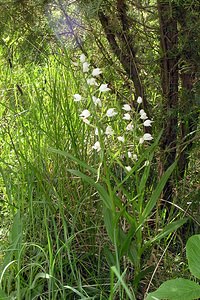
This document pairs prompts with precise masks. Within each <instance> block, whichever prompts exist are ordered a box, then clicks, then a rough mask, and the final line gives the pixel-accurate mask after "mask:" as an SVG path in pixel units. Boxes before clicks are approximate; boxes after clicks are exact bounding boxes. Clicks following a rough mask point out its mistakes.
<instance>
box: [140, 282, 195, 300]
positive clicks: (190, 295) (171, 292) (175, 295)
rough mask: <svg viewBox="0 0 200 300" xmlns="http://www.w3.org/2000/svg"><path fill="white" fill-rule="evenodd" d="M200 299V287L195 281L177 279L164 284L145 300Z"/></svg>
mask: <svg viewBox="0 0 200 300" xmlns="http://www.w3.org/2000/svg"><path fill="white" fill-rule="evenodd" d="M199 297H200V285H199V284H197V283H196V282H194V281H191V280H188V279H183V278H177V279H172V280H168V281H166V282H164V283H163V284H161V286H160V287H159V288H158V289H157V290H156V291H155V292H153V293H150V294H149V295H148V296H147V298H146V299H145V300H166V299H167V300H194V299H198V298H199Z"/></svg>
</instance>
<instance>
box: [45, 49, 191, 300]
mask: <svg viewBox="0 0 200 300" xmlns="http://www.w3.org/2000/svg"><path fill="white" fill-rule="evenodd" d="M80 61H81V63H82V68H83V73H84V74H85V81H86V83H87V84H86V87H87V89H85V87H84V88H83V87H82V86H81V85H80V86H79V89H80V90H81V92H80V93H79V92H77V93H76V94H75V95H74V101H75V102H76V105H79V107H80V108H79V109H80V114H79V117H80V118H81V119H82V121H83V123H84V124H85V126H86V130H88V131H89V132H90V134H89V136H90V137H92V138H90V139H88V140H87V141H86V143H87V147H88V151H89V153H91V155H94V156H95V161H96V165H94V166H91V165H88V164H87V163H86V162H84V161H82V160H80V159H78V158H77V157H75V156H73V155H71V154H70V152H66V151H61V150H59V149H55V148H49V151H50V152H52V153H55V154H59V155H61V156H64V157H66V158H68V159H70V160H72V161H74V162H75V163H77V165H79V167H78V169H68V172H70V173H71V174H72V175H73V176H75V177H76V178H77V179H78V178H80V179H82V180H83V181H84V182H86V183H87V184H89V185H90V186H92V187H93V188H94V189H95V190H96V191H97V192H98V194H99V197H100V199H101V200H102V211H103V218H104V225H105V228H106V231H107V234H108V236H109V238H110V241H111V245H109V244H108V245H105V246H104V253H105V256H106V258H107V261H108V263H109V265H110V270H111V289H110V295H109V299H114V298H115V296H116V293H118V292H119V286H122V287H123V289H124V290H125V294H126V297H128V298H129V299H136V296H135V293H136V292H137V290H138V288H139V285H140V281H141V279H142V278H144V277H145V275H147V274H148V273H149V272H151V271H152V266H150V267H147V266H145V263H144V255H145V253H148V251H149V249H150V248H151V247H152V245H153V244H154V243H155V242H158V241H160V240H161V239H162V238H164V237H167V236H169V235H170V234H171V233H172V232H174V231H175V230H177V229H178V228H179V227H180V226H182V225H183V224H184V223H185V222H186V221H187V219H186V218H181V219H178V220H175V219H173V220H172V221H171V222H170V223H169V224H167V225H166V224H162V229H159V231H158V230H156V232H155V231H154V233H153V230H154V228H155V223H156V224H157V225H158V224H159V222H160V220H159V219H160V217H161V216H159V213H158V208H159V199H160V196H161V193H162V191H163V188H164V187H165V184H166V182H167V181H168V179H169V177H170V175H171V174H172V172H173V170H174V169H175V167H176V161H175V162H174V163H173V164H172V165H171V166H170V167H169V168H168V170H167V171H166V172H165V173H164V174H163V176H162V177H161V178H160V180H159V182H156V183H155V182H154V180H153V179H152V178H151V174H152V168H153V162H154V159H155V153H156V149H157V145H158V142H159V139H160V136H161V135H162V132H161V133H160V135H159V136H158V137H157V138H156V139H155V142H154V143H153V144H150V142H151V141H152V140H153V137H152V135H151V133H150V131H149V130H148V132H146V131H144V130H146V128H150V127H151V123H152V122H153V121H151V120H149V119H148V117H147V114H146V112H145V111H144V110H143V109H141V107H140V105H142V98H141V97H139V98H138V99H136V100H135V99H133V100H134V101H135V102H137V106H136V107H137V108H136V109H134V108H133V107H132V106H131V103H128V102H127V103H123V104H121V108H120V102H119V101H118V102H117V101H116V100H115V101H114V102H113V101H112V103H114V104H115V106H112V107H109V101H110V99H109V97H108V96H107V97H105V96H104V95H105V93H109V91H110V88H109V87H108V85H107V84H101V85H100V84H98V83H97V81H98V77H99V75H100V74H101V73H102V70H101V69H100V68H95V69H93V71H90V64H89V63H88V62H87V61H86V57H85V56H84V55H81V57H80ZM77 66H79V65H77ZM88 73H89V74H90V73H91V74H92V75H93V77H90V75H88ZM97 86H99V87H98V88H97ZM83 93H85V94H84V95H83ZM96 94H97V95H96ZM110 97H112V96H110ZM121 111H122V112H123V111H125V113H122V115H121V117H120V118H119V115H120V114H121ZM127 122H128V124H127ZM142 131H143V133H142ZM93 137H94V140H93ZM92 141H93V142H92ZM92 152H94V154H92ZM150 187H151V188H150ZM151 218H155V221H153V224H152V225H151V226H152V228H151V226H150V225H149V220H150V219H151ZM130 266H131V268H132V271H131V272H130ZM130 273H131V275H130ZM115 276H116V277H117V279H118V281H117V283H116V282H115V280H114V277H115ZM127 278H129V282H130V283H131V284H128V285H127V284H126V280H127ZM130 279H131V280H130ZM124 297H125V296H124Z"/></svg>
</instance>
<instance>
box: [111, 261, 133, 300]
mask: <svg viewBox="0 0 200 300" xmlns="http://www.w3.org/2000/svg"><path fill="white" fill-rule="evenodd" d="M111 270H112V271H113V272H114V273H115V275H116V277H117V278H118V280H119V281H120V282H121V285H122V286H123V288H124V290H125V291H126V294H127V296H128V297H129V299H130V300H136V298H135V295H134V293H133V292H131V291H130V290H129V288H128V286H127V284H126V283H125V281H124V279H123V276H121V275H120V274H119V272H118V270H117V268H116V267H115V266H113V267H111ZM123 274H125V272H124V273H123Z"/></svg>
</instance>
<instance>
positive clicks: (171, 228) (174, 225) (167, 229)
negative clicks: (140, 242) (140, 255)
mask: <svg viewBox="0 0 200 300" xmlns="http://www.w3.org/2000/svg"><path fill="white" fill-rule="evenodd" d="M187 220H188V219H187V218H184V219H181V220H178V221H174V222H172V223H170V224H168V225H167V226H166V227H164V228H163V230H162V231H161V232H160V233H159V234H158V235H156V236H155V237H154V238H152V239H151V240H149V241H148V242H147V243H146V244H145V248H146V247H148V246H149V245H150V244H152V243H154V242H156V241H159V240H161V239H162V238H164V237H165V236H167V235H168V234H170V233H172V232H174V231H176V230H177V229H178V228H179V227H181V226H182V225H183V224H185V223H186V222H187Z"/></svg>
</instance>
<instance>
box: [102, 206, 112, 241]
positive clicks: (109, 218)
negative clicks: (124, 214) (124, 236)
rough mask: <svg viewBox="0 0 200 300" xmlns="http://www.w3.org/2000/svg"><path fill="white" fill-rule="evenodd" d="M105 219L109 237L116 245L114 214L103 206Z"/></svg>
mask: <svg viewBox="0 0 200 300" xmlns="http://www.w3.org/2000/svg"><path fill="white" fill-rule="evenodd" d="M103 217H104V224H105V226H106V230H107V233H108V236H109V238H110V239H111V241H112V243H114V216H113V212H112V211H111V210H110V209H109V208H108V207H107V206H105V205H104V206H103Z"/></svg>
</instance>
